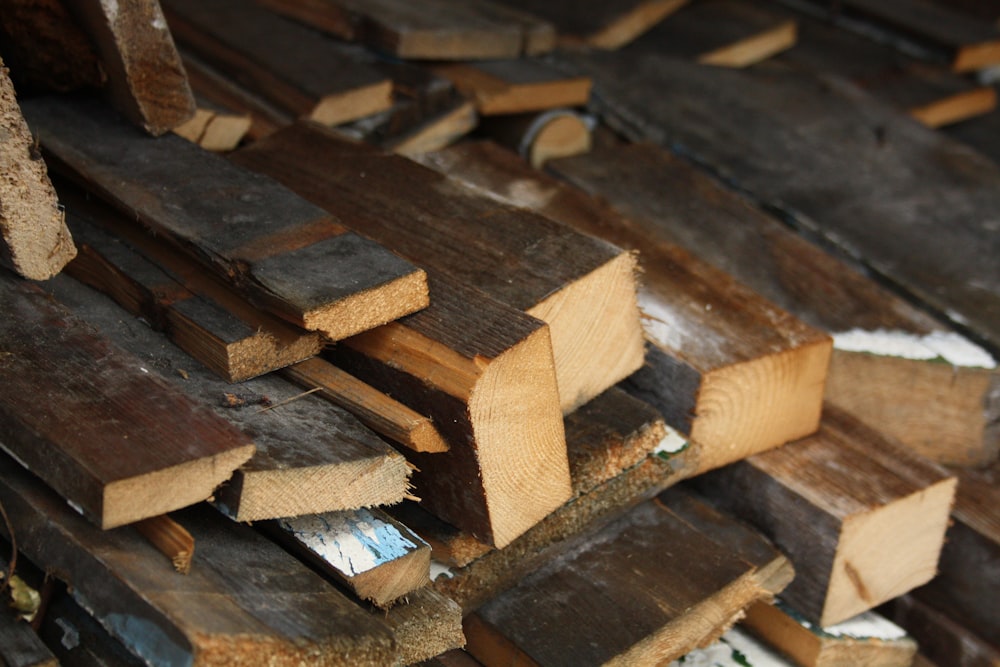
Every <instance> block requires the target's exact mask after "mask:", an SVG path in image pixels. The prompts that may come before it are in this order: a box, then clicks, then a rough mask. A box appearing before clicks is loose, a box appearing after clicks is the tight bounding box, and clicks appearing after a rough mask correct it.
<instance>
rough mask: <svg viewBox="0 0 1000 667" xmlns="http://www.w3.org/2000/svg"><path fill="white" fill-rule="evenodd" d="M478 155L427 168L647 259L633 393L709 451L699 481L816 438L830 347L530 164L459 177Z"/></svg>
mask: <svg viewBox="0 0 1000 667" xmlns="http://www.w3.org/2000/svg"><path fill="white" fill-rule="evenodd" d="M475 150H476V149H474V148H464V147H461V148H456V149H455V150H454V151H449V152H447V153H444V154H441V155H440V156H439V157H435V156H429V157H428V163H429V164H433V165H434V166H435V168H438V169H440V170H442V171H445V172H447V173H449V174H452V176H453V177H456V178H463V177H466V178H469V179H471V180H473V181H474V182H475V183H476V184H478V186H479V187H480V188H481V189H485V190H488V191H492V192H493V193H494V195H493V196H495V197H499V198H501V199H503V200H504V201H506V202H509V203H516V204H518V205H521V206H528V207H532V208H537V209H538V210H539V211H541V212H543V213H544V214H545V215H547V216H549V217H552V218H554V219H557V220H559V221H561V222H563V223H566V224H569V225H572V226H573V227H575V228H576V229H578V230H580V231H582V232H584V233H589V234H594V235H596V236H603V237H604V238H606V239H608V240H611V241H612V242H617V243H624V244H625V247H627V248H630V249H633V250H639V251H640V254H639V261H640V264H641V266H642V268H643V278H644V282H645V285H644V286H643V287H642V289H641V291H640V294H639V300H640V306H641V307H642V309H643V311H644V313H645V318H644V319H645V321H644V326H645V330H646V338H647V341H648V343H647V355H646V364H645V366H644V368H643V369H642V370H641V371H639V372H638V373H636V374H634V375H633V376H631V377H630V378H629V379H628V381H627V386H628V388H629V390H630V391H633V392H635V393H636V394H637V395H638V396H640V397H641V398H643V399H644V400H646V401H649V402H650V403H651V404H652V405H654V406H655V407H656V408H658V409H659V410H660V411H661V412H663V415H664V417H665V419H666V420H667V424H668V425H670V426H671V427H673V428H675V429H677V430H678V431H680V432H681V433H682V434H684V435H685V436H687V437H689V438H690V439H691V440H692V441H694V442H697V443H699V444H700V445H702V446H703V447H702V448H701V450H700V453H699V457H700V459H699V460H700V469H701V470H708V469H710V468H713V467H717V466H720V465H724V464H725V463H728V462H731V461H734V460H737V459H739V458H743V457H745V456H749V455H750V454H752V453H754V452H758V451H762V450H764V449H767V448H770V447H776V446H778V445H780V444H782V443H784V442H788V441H789V440H793V439H795V438H799V437H803V436H805V435H807V434H809V433H811V432H813V431H814V430H815V429H816V427H817V424H818V421H819V413H820V407H821V403H822V394H823V380H824V377H825V374H826V368H827V364H828V360H829V355H830V347H831V345H830V340H829V339H828V338H827V337H826V335H824V334H822V333H820V332H819V331H818V330H816V329H813V328H812V327H809V326H807V325H806V324H804V323H802V322H800V321H798V320H796V319H795V318H793V317H791V316H790V315H788V314H787V313H785V312H784V311H782V310H780V309H779V308H777V307H775V306H774V305H773V304H771V303H769V302H767V301H765V300H764V299H762V298H761V297H760V296H758V295H756V294H755V293H753V292H751V291H750V290H749V289H748V288H747V287H746V286H744V285H742V284H740V283H738V282H736V281H735V280H734V279H733V278H732V277H731V276H728V275H726V274H724V273H722V272H721V271H719V270H718V269H716V268H714V267H712V266H710V265H709V264H707V263H704V262H702V261H700V260H698V259H697V258H695V257H693V256H691V255H690V254H688V253H686V252H685V251H683V250H682V249H681V248H680V247H679V246H676V245H674V244H672V243H669V242H665V241H663V240H662V239H661V240H656V241H654V242H649V239H646V238H644V239H642V240H641V241H639V240H630V239H629V237H628V236H627V235H626V234H624V233H620V232H618V231H616V230H627V229H628V228H629V226H630V223H628V222H627V221H626V220H624V219H623V218H622V217H621V215H620V214H618V213H616V212H614V211H613V210H610V209H609V208H608V207H607V206H606V205H604V204H601V203H600V202H599V201H595V200H593V199H590V198H588V197H586V196H585V195H583V194H582V193H579V192H574V191H573V190H571V189H569V188H565V187H563V188H562V189H561V190H560V188H558V187H556V186H554V185H551V184H552V182H553V181H552V179H548V180H545V179H542V177H541V176H537V175H536V174H535V173H534V172H532V171H531V170H528V169H527V168H526V166H525V165H524V163H523V162H519V161H517V160H516V159H511V157H510V156H509V155H508V156H507V157H506V159H504V158H503V156H502V155H498V151H497V150H496V147H494V148H492V149H489V148H480V149H479V150H480V153H488V154H489V153H492V154H494V155H496V156H497V161H498V162H499V163H500V164H503V165H504V167H503V168H502V169H490V168H488V167H486V166H481V167H480V166H475V167H469V168H463V167H461V166H460V165H461V164H462V163H463V161H464V159H463V158H462V155H463V152H464V151H469V152H472V153H475ZM449 156H454V157H449ZM480 161H481V162H483V163H484V164H486V163H488V160H487V159H482V160H480ZM468 162H472V163H475V162H476V161H475V160H472V159H470V160H468ZM466 173H468V174H469V175H468V176H463V175H464V174H466ZM664 187H667V186H664ZM553 193H558V196H557V195H556V194H553ZM723 405H725V408H722V407H720V406H723ZM791 406H795V407H791Z"/></svg>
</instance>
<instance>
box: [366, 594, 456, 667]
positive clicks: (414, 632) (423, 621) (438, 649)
mask: <svg viewBox="0 0 1000 667" xmlns="http://www.w3.org/2000/svg"><path fill="white" fill-rule="evenodd" d="M373 613H375V614H376V615H378V617H379V618H381V619H383V620H384V621H385V623H386V625H388V626H389V627H390V628H391V629H392V632H393V634H394V635H395V637H396V643H397V644H398V645H399V658H400V660H399V662H400V664H403V665H412V664H414V663H418V662H420V661H422V660H429V659H431V658H433V657H434V656H436V655H440V654H442V653H446V652H449V651H454V650H458V649H461V648H462V647H463V646H465V634H464V633H463V632H462V609H461V607H459V606H458V605H457V604H455V601H454V600H451V599H449V598H447V597H445V596H444V595H441V594H440V593H438V592H437V591H435V590H434V589H432V588H430V587H428V586H425V587H424V588H420V589H418V590H415V591H413V592H412V593H410V594H409V595H407V596H406V598H405V600H404V601H403V602H402V603H401V604H397V605H395V606H394V607H393V608H392V609H389V610H386V611H382V610H375V611H374V612H373Z"/></svg>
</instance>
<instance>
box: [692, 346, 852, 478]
mask: <svg viewBox="0 0 1000 667" xmlns="http://www.w3.org/2000/svg"><path fill="white" fill-rule="evenodd" d="M832 352H833V341H832V340H831V339H830V338H828V337H821V338H820V339H819V340H814V341H811V342H808V343H805V344H802V345H799V346H797V347H794V348H791V349H787V350H784V351H782V352H778V353H776V354H770V355H767V356H764V357H761V358H759V359H754V360H751V361H746V362H742V363H738V364H733V365H730V366H725V367H722V368H720V369H717V370H713V371H710V372H708V373H707V374H706V377H705V378H704V380H703V381H702V387H701V390H700V392H699V395H698V403H697V407H696V415H695V418H694V425H693V427H692V429H691V434H690V439H691V440H692V441H695V442H697V443H699V444H700V445H701V446H702V448H701V457H700V459H699V466H700V467H699V471H698V472H706V471H708V470H712V469H714V468H718V467H721V466H723V465H726V464H728V463H732V462H734V461H739V460H741V459H744V458H747V457H748V456H751V455H753V454H756V453H759V452H762V451H766V450H768V449H773V448H774V447H778V446H780V445H783V444H785V443H787V442H790V441H792V440H797V439H799V438H802V437H805V436H807V435H810V434H812V433H815V432H816V430H817V429H818V428H819V420H820V414H821V412H822V407H823V393H824V385H825V382H826V375H827V369H828V368H829V363H830V358H831V355H832Z"/></svg>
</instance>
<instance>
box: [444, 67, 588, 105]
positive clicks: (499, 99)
mask: <svg viewBox="0 0 1000 667" xmlns="http://www.w3.org/2000/svg"><path fill="white" fill-rule="evenodd" d="M434 71H435V72H437V73H438V74H440V75H442V76H444V77H446V78H448V79H450V80H451V81H452V82H453V83H454V84H455V87H456V88H457V89H458V90H459V92H461V93H462V94H463V95H465V96H466V97H468V98H470V99H471V100H472V101H473V102H475V104H476V110H477V111H478V112H479V113H480V114H481V115H483V116H493V115H497V114H517V113H528V112H532V111H546V110H548V109H555V108H559V107H576V106H584V105H586V103H587V99H588V98H589V97H590V80H589V79H587V77H580V76H572V75H566V74H564V73H562V72H560V71H559V70H558V69H556V68H554V67H552V66H551V65H549V64H547V63H546V62H545V61H544V60H531V59H519V60H492V61H486V62H479V63H477V62H472V63H451V64H444V65H439V66H437V67H435V68H434Z"/></svg>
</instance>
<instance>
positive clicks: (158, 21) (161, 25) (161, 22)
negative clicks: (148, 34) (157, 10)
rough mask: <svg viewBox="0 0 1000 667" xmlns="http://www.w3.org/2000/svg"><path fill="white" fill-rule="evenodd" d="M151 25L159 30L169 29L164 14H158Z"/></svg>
mask: <svg viewBox="0 0 1000 667" xmlns="http://www.w3.org/2000/svg"><path fill="white" fill-rule="evenodd" d="M150 25H151V26H153V30H159V31H161V32H162V31H164V30H166V29H167V22H166V20H165V19H164V18H163V17H162V16H157V17H156V18H155V19H153V21H152V22H151V23H150Z"/></svg>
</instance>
